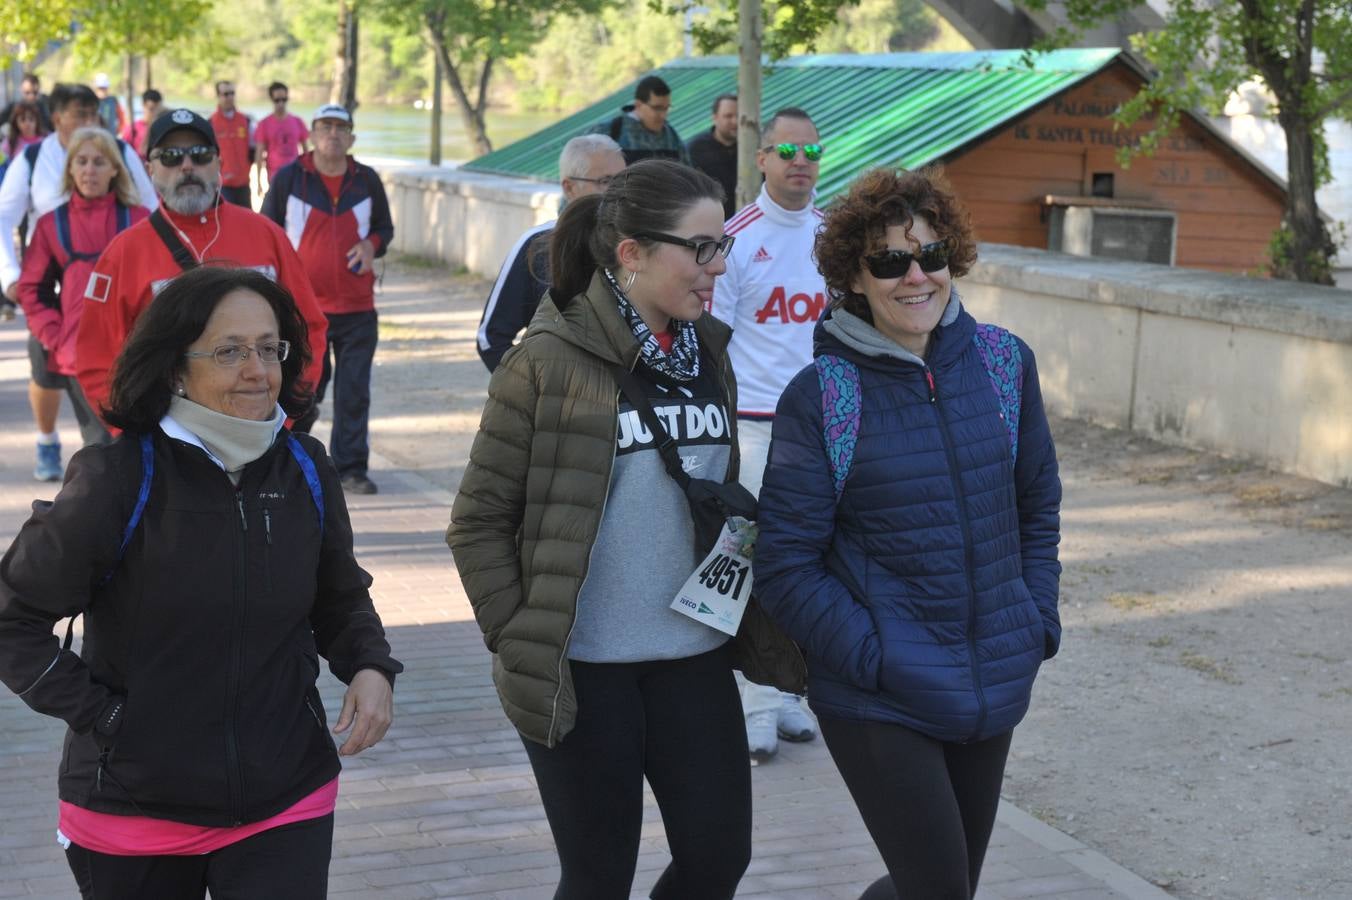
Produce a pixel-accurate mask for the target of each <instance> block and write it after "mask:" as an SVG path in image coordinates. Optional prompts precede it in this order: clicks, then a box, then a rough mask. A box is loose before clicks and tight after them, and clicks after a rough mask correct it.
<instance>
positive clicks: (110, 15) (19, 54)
mask: <svg viewBox="0 0 1352 900" xmlns="http://www.w3.org/2000/svg"><path fill="white" fill-rule="evenodd" d="M213 2H214V0H175V2H174V3H173V4H162V3H147V2H144V0H20V2H10V3H6V4H5V9H4V11H3V12H0V63H3V64H6V65H8V64H9V63H10V62H12V61H14V60H15V59H20V60H28V59H31V58H33V56H34V55H35V54H36V53H37V52H38V51H39V50H41V49H42V48H43V46H44V45H45V44H47V42H48V41H67V40H69V41H70V42H71V44H72V46H73V49H74V53H75V56H76V58H77V59H79V60H80V61H81V62H83V63H85V64H87V65H96V64H103V63H108V62H117V61H121V60H123V59H125V58H126V57H127V55H129V54H130V55H133V56H144V55H146V54H148V53H152V54H153V53H158V52H161V51H163V50H165V49H167V48H170V47H181V46H188V45H198V44H200V45H203V46H205V39H204V38H201V37H198V36H197V32H196V31H195V29H191V28H185V27H184V25H183V23H184V22H193V21H196V20H199V19H201V18H203V17H204V16H206V15H207V13H208V12H209V11H210V10H211V8H212V5H213Z"/></svg>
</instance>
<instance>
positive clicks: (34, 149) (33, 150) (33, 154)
mask: <svg viewBox="0 0 1352 900" xmlns="http://www.w3.org/2000/svg"><path fill="white" fill-rule="evenodd" d="M41 152H42V141H38V142H37V143H36V144H29V145H28V146H27V147H24V148H23V158H24V159H26V160H28V185H29V187H32V185H33V172H34V171H36V170H37V167H38V154H39V153H41Z"/></svg>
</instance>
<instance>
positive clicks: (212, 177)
mask: <svg viewBox="0 0 1352 900" xmlns="http://www.w3.org/2000/svg"><path fill="white" fill-rule="evenodd" d="M146 149H147V156H148V158H149V163H150V180H151V181H152V182H153V183H154V192H148V196H149V197H150V198H152V199H153V198H154V196H155V192H158V194H159V198H160V207H159V209H158V210H156V211H155V212H154V213H152V214H151V216H150V218H148V219H145V220H144V221H141V222H137V223H136V224H135V225H133V226H131V227H130V228H128V229H127V230H126V231H123V232H122V233H121V234H119V235H118V236H117V237H115V238H113V241H112V243H111V244H109V245H108V249H107V250H104V251H103V255H102V256H100V257H99V259H98V262H96V263H94V271H93V273H92V274H90V276H89V284H88V286H87V287H86V288H85V295H84V312H83V313H82V315H81V317H80V331H79V334H78V335H77V336H76V339H75V357H76V359H75V368H76V377H77V378H78V379H79V381H80V387H81V388H83V389H84V392H85V397H86V398H88V400H89V405H90V406H91V407H93V408H94V409H95V410H98V409H100V408H101V407H102V406H103V405H104V404H105V403H106V402H107V400H108V382H109V374H110V371H111V369H112V367H113V360H115V359H116V358H117V354H118V353H119V352H120V351H121V349H122V345H123V344H124V343H126V340H127V336H128V335H129V334H131V329H132V326H133V325H135V324H136V319H137V317H138V316H140V314H141V312H142V311H143V310H144V309H145V308H146V307H147V306H148V305H149V304H150V301H151V300H152V299H154V297H155V296H156V295H157V294H158V293H159V292H160V291H161V290H162V289H163V288H164V286H165V285H167V284H168V283H169V282H170V281H172V280H173V279H174V278H175V277H176V276H178V275H179V274H180V273H181V272H183V271H185V270H186V269H192V268H196V267H197V266H199V265H202V264H203V263H204V262H206V263H213V264H218V265H231V266H241V267H244V268H248V269H254V270H255V271H258V272H261V273H263V274H264V275H266V276H267V277H269V278H271V279H272V280H273V281H275V282H277V283H278V284H280V285H281V286H282V287H284V288H286V289H287V290H288V291H290V292H291V296H292V297H294V298H295V301H296V308H297V309H299V310H300V313H301V316H302V317H304V319H305V324H306V326H307V327H308V328H309V332H310V354H311V359H310V364H309V365H308V366H307V367H306V369H305V372H304V375H303V378H304V380H306V381H308V382H309V383H310V384H312V385H314V384H318V383H319V378H320V375H321V369H320V367H321V365H322V361H323V358H324V348H325V347H326V346H327V344H326V338H325V329H326V328H327V327H328V320H327V319H325V318H324V313H323V311H322V310H321V309H320V308H319V303H318V301H316V300H315V295H314V290H313V289H312V288H311V287H310V279H309V276H308V275H307V274H306V272H305V267H304V265H302V263H301V261H300V257H298V256H297V255H296V251H295V250H293V249H292V247H291V242H290V241H289V240H288V239H287V236H286V232H284V231H282V229H281V228H279V227H278V226H277V225H276V224H274V223H273V222H272V221H271V220H269V219H267V218H264V217H263V216H260V215H259V214H258V213H256V212H254V211H253V210H251V209H245V208H243V207H241V206H236V205H234V204H231V203H222V202H221V157H220V150H219V148H218V147H217V145H216V131H215V129H214V128H212V126H211V123H210V122H208V121H207V120H206V119H204V118H202V117H201V116H199V115H197V113H195V112H192V111H191V110H187V109H173V110H166V111H165V112H164V113H163V114H162V115H161V116H160V117H159V118H158V119H156V120H155V122H154V123H153V124H152V125H151V126H150V134H149V136H148V137H147V139H146ZM136 168H137V169H140V168H141V166H140V165H139V164H138V165H137V166H136ZM293 352H294V350H293Z"/></svg>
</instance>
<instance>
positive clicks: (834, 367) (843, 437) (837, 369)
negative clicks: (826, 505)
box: [815, 356, 862, 500]
mask: <svg viewBox="0 0 1352 900" xmlns="http://www.w3.org/2000/svg"><path fill="white" fill-rule="evenodd" d="M815 365H816V367H817V383H818V385H819V386H820V387H821V392H822V437H823V438H824V439H825V442H826V456H827V458H828V459H829V460H830V461H831V478H832V480H833V481H834V482H835V486H836V499H837V500H839V499H840V495H841V494H842V493H844V491H845V479H846V478H849V476H850V466H851V465H852V464H853V463H854V448H855V445H856V444H858V442H859V412H860V402H861V400H862V396H861V391H860V389H859V368H858V367H857V366H856V365H855V364H854V363H852V362H850V361H849V360H846V359H841V358H840V357H838V356H818V357H817V358H816V360H815Z"/></svg>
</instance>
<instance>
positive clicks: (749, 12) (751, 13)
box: [737, 0, 764, 209]
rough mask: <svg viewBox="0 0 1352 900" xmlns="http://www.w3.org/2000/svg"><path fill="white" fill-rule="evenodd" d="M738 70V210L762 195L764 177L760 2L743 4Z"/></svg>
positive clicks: (753, 0)
mask: <svg viewBox="0 0 1352 900" xmlns="http://www.w3.org/2000/svg"><path fill="white" fill-rule="evenodd" d="M737 14H738V19H739V21H738V40H737V42H738V44H739V50H738V53H739V55H740V57H741V58H740V62H739V63H738V68H737V208H738V209H741V208H742V207H744V206H747V205H748V204H750V203H751V202H752V201H754V200H755V199H756V196H757V195H758V194H759V193H760V182H761V175H760V170H759V169H758V168H756V151H757V150H758V149H759V148H760V128H761V124H760V108H761V39H762V37H763V34H764V29H763V27H762V25H761V4H760V0H739V5H738V13H737Z"/></svg>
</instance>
